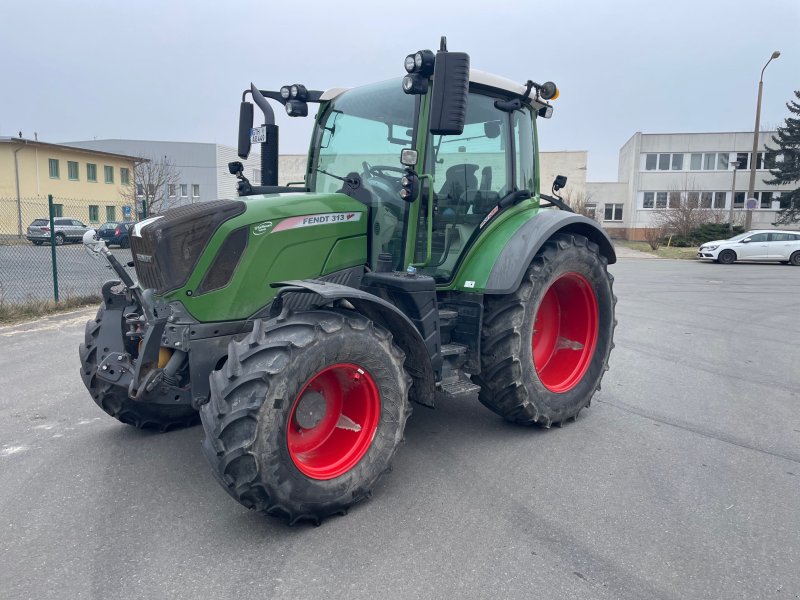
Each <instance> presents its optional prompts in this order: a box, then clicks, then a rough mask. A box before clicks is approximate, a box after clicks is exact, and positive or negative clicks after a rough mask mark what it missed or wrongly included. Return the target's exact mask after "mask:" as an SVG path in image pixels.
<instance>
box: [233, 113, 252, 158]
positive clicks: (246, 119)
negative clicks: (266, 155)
mask: <svg viewBox="0 0 800 600" xmlns="http://www.w3.org/2000/svg"><path fill="white" fill-rule="evenodd" d="M252 128H253V105H252V103H250V102H242V103H241V104H240V105H239V148H238V151H237V154H238V155H239V158H243V159H245V160H247V157H248V156H250V130H251V129H252Z"/></svg>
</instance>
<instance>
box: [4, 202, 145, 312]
mask: <svg viewBox="0 0 800 600" xmlns="http://www.w3.org/2000/svg"><path fill="white" fill-rule="evenodd" d="M51 215H52V219H51ZM135 215H136V211H135V208H134V207H131V206H130V205H129V204H126V203H125V202H124V201H121V200H116V201H109V202H104V203H103V204H102V205H95V204H93V203H92V202H91V201H87V200H76V199H70V198H62V197H52V196H50V197H49V198H48V197H47V196H45V197H39V198H23V199H17V198H0V305H3V304H5V305H16V304H26V303H29V302H34V301H46V300H55V301H59V300H67V299H76V298H88V297H92V296H98V295H99V293H100V288H101V286H102V285H103V283H104V282H106V281H108V280H109V279H114V278H115V274H114V272H113V271H111V269H110V268H109V267H108V263H107V262H106V261H105V260H100V259H97V258H94V257H92V256H90V255H89V254H87V253H86V252H85V251H84V249H83V244H82V243H81V241H82V236H83V232H84V231H86V230H87V229H89V228H92V229H97V228H99V227H100V226H101V225H102V224H103V223H104V222H107V221H117V222H122V221H126V220H127V221H133V220H135ZM62 219H69V220H71V221H74V222H75V223H74V225H72V226H69V225H67V224H66V223H65V222H64V221H62ZM53 226H54V227H53ZM53 241H55V244H53V243H51V242H53ZM111 250H112V252H113V253H114V254H115V255H116V256H117V258H118V259H119V260H120V262H121V263H122V264H126V263H127V262H129V261H130V260H131V253H130V250H129V249H126V248H116V247H114V246H112V248H111Z"/></svg>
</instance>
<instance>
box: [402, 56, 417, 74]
mask: <svg viewBox="0 0 800 600" xmlns="http://www.w3.org/2000/svg"><path fill="white" fill-rule="evenodd" d="M403 66H404V67H405V68H406V71H408V72H409V73H413V72H414V69H415V68H416V60H415V59H414V55H413V54H409V55H408V56H406V60H405V61H404V62H403Z"/></svg>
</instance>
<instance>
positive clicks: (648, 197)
mask: <svg viewBox="0 0 800 600" xmlns="http://www.w3.org/2000/svg"><path fill="white" fill-rule="evenodd" d="M655 197H656V193H655V192H645V193H644V201H643V202H642V208H653V206H654V202H655Z"/></svg>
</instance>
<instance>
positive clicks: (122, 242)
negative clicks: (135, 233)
mask: <svg viewBox="0 0 800 600" xmlns="http://www.w3.org/2000/svg"><path fill="white" fill-rule="evenodd" d="M133 225H134V223H133V221H109V222H108V223H103V224H102V225H101V226H100V228H99V229H98V230H97V236H98V237H99V238H100V239H102V240H105V241H106V244H107V245H109V246H111V245H117V246H119V247H120V248H129V247H130V245H131V242H130V239H128V236H129V235H130V231H131V227H133Z"/></svg>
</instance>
